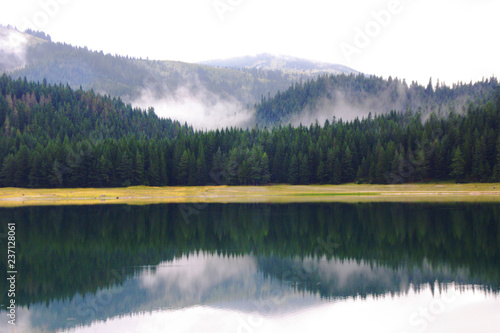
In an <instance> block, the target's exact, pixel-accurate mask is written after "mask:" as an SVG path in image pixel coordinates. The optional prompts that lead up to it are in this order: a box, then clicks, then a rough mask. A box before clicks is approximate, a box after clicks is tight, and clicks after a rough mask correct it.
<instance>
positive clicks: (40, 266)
mask: <svg viewBox="0 0 500 333" xmlns="http://www.w3.org/2000/svg"><path fill="white" fill-rule="evenodd" d="M499 216H500V214H499V205H498V204H481V205H477V204H468V205H463V204H462V205H428V204H427V205H424V204H416V205H415V204H413V205H412V204H359V205H354V204H301V205H244V204H243V205H240V204H238V205H209V206H208V207H207V208H205V209H204V210H202V211H200V212H199V214H198V215H196V216H194V217H193V219H192V220H190V221H189V223H186V221H185V220H184V219H183V218H182V213H181V210H180V209H179V206H177V205H156V206H144V207H129V206H113V207H103V206H100V207H31V208H22V209H21V208H19V209H2V210H0V218H1V219H2V227H3V225H4V223H3V221H7V220H8V221H12V220H14V221H16V223H17V225H18V230H19V231H18V249H19V252H20V254H19V271H20V275H19V281H18V288H19V293H18V296H17V297H16V301H17V303H18V305H20V306H21V307H20V308H19V309H18V326H17V328H20V327H22V325H24V327H25V330H24V331H27V332H31V331H48V332H54V331H61V330H76V331H82V332H94V331H103V332H155V331H160V328H161V331H164V330H165V329H166V328H168V329H169V331H173V332H184V331H187V332H211V331H214V332H225V331H230V332H236V331H240V332H260V331H262V332H268V331H271V330H273V329H274V330H276V329H278V328H279V330H280V331H281V330H283V328H285V327H288V328H289V330H290V331H291V332H302V331H303V330H304V328H305V327H306V326H307V327H308V329H311V328H312V327H314V325H319V326H318V327H321V325H323V326H324V325H325V322H326V323H328V322H329V321H331V320H332V319H333V318H336V319H335V323H336V324H335V325H334V327H333V326H332V329H338V328H341V327H342V325H343V324H342V323H344V324H346V325H348V323H349V320H348V319H349V318H350V320H351V325H361V326H359V328H360V329H362V328H363V327H364V326H363V325H368V323H369V322H370V321H371V323H372V324H371V325H373V323H378V322H381V323H384V322H385V324H386V325H388V326H383V327H386V328H391V329H386V330H384V332H392V331H394V332H404V331H406V332H412V331H421V330H422V329H423V326H426V328H432V329H436V328H439V327H441V326H440V324H439V323H440V322H441V321H443V323H448V324H449V323H450V322H449V321H447V320H451V319H450V318H454V316H457V315H460V318H459V319H460V320H465V318H469V319H470V320H471V318H473V317H471V316H472V314H476V311H481V316H482V318H483V319H484V318H486V322H487V323H489V324H490V326H491V327H495V326H494V325H493V324H492V323H491V322H492V320H491V319H492V318H495V317H494V316H492V317H488V314H491V313H492V311H494V310H495V311H497V312H498V310H499V304H500V303H499V302H498V299H497V295H498V291H499V288H498V286H499V285H500V283H499V281H500V279H499V276H500V272H499V268H498V263H499V253H500V251H499V246H500V245H499V242H498V240H500V238H499V237H500V229H499V221H500V220H499V219H498V217H499ZM2 232H3V231H2ZM0 263H1V265H2V267H0V269H1V270H2V271H5V264H6V263H5V258H2V259H1V261H0ZM0 283H4V281H2V282H0ZM2 287H3V286H2ZM443 296H444V297H445V298H443ZM2 297H5V295H2ZM446 297H448V298H446ZM450 297H451V298H454V299H455V300H454V301H453V302H451V303H450V304H451V305H450V304H448V303H446V301H447V300H449V298H450ZM436 300H437V301H436ZM5 301H6V300H5V299H2V304H6V303H5ZM433 302H434V303H433ZM436 302H438V303H436ZM443 304H444V305H443ZM459 305H460V306H459ZM429 306H433V308H432V311H434V312H436V313H438V314H439V316H436V315H433V316H428V317H427V318H426V316H425V315H424V314H421V313H420V312H419V311H420V309H422V308H423V309H424V310H425V309H426V307H429ZM443 307H444V308H443ZM382 309H383V310H384V311H382ZM429 309H430V308H429ZM467 309H468V310H467ZM429 311H430V310H429ZM467 311H469V312H468V314H467V313H466V312H467ZM415 313H416V314H415ZM340 314H343V315H340ZM389 314H390V315H389ZM0 315H1V316H3V317H5V312H3V311H2V312H1V313H0ZM476 315H477V314H476ZM390 316H393V317H394V318H397V320H395V319H394V318H393V320H392V321H391V320H389V318H390ZM431 317H432V318H434V317H436V318H435V319H432V320H430V319H429V318H431ZM210 318H211V319H210ZM360 318H362V320H360ZM438 318H440V319H439V320H438ZM488 318H490V319H488ZM445 319H446V320H445ZM167 323H168V324H167ZM176 325H178V326H176ZM223 325H226V326H224V327H223ZM332 325H333V324H332ZM339 325H340V326H339ZM371 325H370V326H366V327H372V329H370V330H373V326H371ZM443 325H444V324H443ZM362 326H363V327H362ZM8 328H9V327H8V326H6V323H0V330H2V331H4V330H7V329H8ZM496 328H498V327H496ZM318 330H319V329H318ZM343 330H348V326H345V329H343ZM446 330H447V331H448V329H446ZM481 331H485V330H481ZM486 331H487V330H486Z"/></svg>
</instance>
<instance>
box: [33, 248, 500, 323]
mask: <svg viewBox="0 0 500 333" xmlns="http://www.w3.org/2000/svg"><path fill="white" fill-rule="evenodd" d="M412 266H413V267H407V266H405V265H402V266H401V267H399V268H397V269H395V268H389V267H383V266H380V265H376V264H373V263H370V262H363V261H361V262H356V261H354V260H339V259H333V260H327V259H326V258H324V257H323V258H322V259H318V258H315V259H313V258H305V259H297V258H295V259H294V258H289V259H277V258H272V257H259V258H256V257H253V256H249V255H243V256H220V255H215V254H208V253H199V254H196V253H191V254H189V255H187V254H186V255H183V256H181V257H179V258H177V259H174V260H172V261H170V262H167V263H162V264H160V265H158V266H156V267H148V268H147V269H143V270H142V271H137V272H136V273H135V274H134V275H133V276H131V277H129V278H127V280H126V281H124V282H123V284H122V285H115V286H113V287H110V288H104V289H101V290H98V291H97V292H96V293H88V294H86V295H84V296H80V295H75V296H74V297H73V298H72V299H71V300H56V301H52V302H50V303H49V304H48V306H46V305H45V304H32V305H31V306H30V309H29V310H27V311H26V312H27V314H28V315H27V318H30V325H32V326H33V327H35V328H36V327H38V328H42V327H46V328H48V329H49V330H53V331H55V330H60V329H69V328H74V327H77V326H82V325H83V326H86V325H90V324H92V323H95V322H102V321H107V320H109V319H110V318H115V319H116V318H118V317H120V318H121V317H122V316H125V317H128V316H137V315H139V316H141V314H145V313H151V312H155V311H160V312H165V311H167V312H178V311H184V310H186V311H191V309H193V308H196V307H200V306H201V307H205V308H210V309H215V310H217V309H219V310H223V311H229V312H234V311H236V312H239V313H246V314H251V313H254V312H255V311H260V312H261V313H262V314H263V315H265V316H268V317H269V316H271V317H272V316H277V317H283V316H287V315H290V314H293V313H297V312H306V311H310V310H311V309H314V308H316V307H318V306H322V304H326V303H330V302H335V303H338V302H357V301H366V300H369V299H373V300H377V299H384V298H387V297H390V298H394V297H397V298H401V299H404V298H405V297H408V295H419V294H421V293H424V292H427V291H431V293H432V295H440V294H442V293H446V292H448V291H449V290H457V291H458V292H459V293H462V292H468V291H470V290H473V291H474V292H476V293H480V294H482V295H484V297H485V298H490V297H492V296H493V297H495V298H496V295H497V293H494V292H493V293H492V292H491V291H490V290H488V288H486V287H485V288H483V287H481V286H474V284H476V282H475V281H472V282H470V281H467V277H466V273H465V272H458V275H457V272H454V271H453V270H451V269H450V268H449V267H440V268H438V269H433V268H432V267H431V266H430V265H429V264H427V263H425V262H424V263H423V264H422V268H420V267H416V266H415V265H412ZM270 268H272V269H274V271H272V272H268V271H266V270H269V269H270ZM456 276H457V277H456ZM450 281H458V282H451V283H450ZM462 281H463V283H462ZM325 292H328V293H330V294H329V295H325ZM69 319H71V320H69ZM115 319H113V320H115Z"/></svg>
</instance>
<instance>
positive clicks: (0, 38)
mask: <svg viewBox="0 0 500 333" xmlns="http://www.w3.org/2000/svg"><path fill="white" fill-rule="evenodd" d="M27 45H28V38H27V37H26V36H25V35H23V34H22V33H21V32H19V31H17V30H13V29H8V28H4V27H0V71H2V72H4V71H11V70H14V69H17V68H20V67H23V66H24V65H25V64H26V47H27Z"/></svg>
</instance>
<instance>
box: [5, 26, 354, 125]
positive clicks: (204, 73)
mask: <svg viewBox="0 0 500 333" xmlns="http://www.w3.org/2000/svg"><path fill="white" fill-rule="evenodd" d="M0 36H1V40H0V50H1V51H0V52H2V53H0V72H5V73H7V74H9V75H11V76H12V77H13V78H14V79H16V78H18V77H21V78H24V77H26V78H27V79H28V80H29V81H35V82H37V81H38V82H42V81H44V80H45V81H46V82H47V83H49V84H59V83H63V84H69V86H70V87H72V88H74V89H78V88H80V87H82V88H83V89H85V90H87V89H92V90H94V91H95V92H98V93H102V94H109V95H111V96H113V97H121V98H122V99H123V100H124V101H125V102H130V103H133V104H134V105H137V106H140V107H143V108H147V107H149V106H153V107H154V108H155V112H156V113H157V114H158V115H159V116H161V117H171V118H174V119H176V120H179V121H181V122H188V123H190V124H192V125H194V126H195V127H197V128H215V127H220V126H221V125H222V126H238V127H240V126H242V127H245V126H253V125H254V124H255V121H254V118H253V112H252V111H253V106H254V104H255V103H257V102H258V101H260V100H261V98H262V96H273V95H274V94H275V93H277V92H278V91H284V90H286V89H288V87H289V86H290V85H291V84H292V83H294V82H299V81H301V80H307V79H310V78H311V77H315V76H316V75H317V74H318V73H319V72H316V70H317V69H321V70H322V71H326V72H332V71H336V69H335V68H337V69H338V71H339V72H340V71H342V70H343V69H342V68H340V67H331V68H330V67H328V66H330V65H328V66H323V65H321V64H317V66H318V67H317V69H316V67H314V66H316V65H314V64H313V63H312V62H307V61H305V60H299V59H295V58H287V60H286V61H285V62H278V59H277V58H276V59H274V60H273V59H271V58H269V57H268V58H267V62H265V61H264V59H263V58H262V59H260V60H259V61H261V62H262V66H240V68H238V69H236V68H220V67H214V66H208V65H202V64H190V63H184V62H178V61H158V60H145V59H135V58H129V57H123V56H112V55H110V54H104V53H103V52H102V51H101V52H96V51H91V50H89V49H88V48H86V47H74V46H71V45H68V44H62V43H54V42H51V40H50V36H47V35H45V34H44V33H41V32H34V31H28V32H24V33H22V32H19V31H17V30H15V29H13V28H9V27H0ZM301 66H303V67H301ZM322 66H323V67H322ZM292 67H293V68H295V69H297V70H293V71H292V70H290V68H292ZM349 70H350V69H349Z"/></svg>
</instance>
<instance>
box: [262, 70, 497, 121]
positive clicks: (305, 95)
mask: <svg viewBox="0 0 500 333" xmlns="http://www.w3.org/2000/svg"><path fill="white" fill-rule="evenodd" d="M496 89H499V83H498V80H497V79H496V78H494V77H493V78H491V79H490V80H483V81H481V82H477V83H474V84H472V83H470V84H462V83H459V84H455V85H453V86H452V87H448V86H442V85H439V83H438V84H436V85H435V86H433V85H432V81H429V84H428V85H427V86H426V87H424V86H421V85H419V84H417V83H415V82H412V83H411V84H410V85H408V84H407V83H406V82H405V81H404V80H399V79H397V78H396V79H392V78H389V79H384V78H381V77H376V76H366V75H363V74H358V75H354V74H350V75H323V76H320V77H318V78H317V79H315V80H309V81H307V82H305V83H300V84H294V85H292V86H291V87H290V88H289V89H288V90H286V91H283V92H278V93H277V94H276V95H275V96H274V97H271V98H263V99H262V101H261V103H260V104H259V105H257V106H256V111H255V112H256V115H255V118H256V122H257V123H259V124H265V125H268V126H274V125H277V124H288V123H291V124H292V125H299V124H300V123H302V124H305V125H309V124H311V123H314V122H315V121H319V122H320V123H321V124H322V123H324V122H325V120H329V121H331V120H332V119H333V118H334V117H335V118H337V119H339V118H342V119H343V120H344V121H345V120H354V119H355V118H363V117H365V118H366V117H368V115H369V114H370V113H371V114H372V115H375V114H379V115H380V114H385V113H389V112H390V111H393V110H394V111H402V112H405V111H407V110H413V111H419V110H420V111H422V113H423V116H424V117H426V116H428V115H429V114H430V113H431V112H434V113H436V114H437V115H439V116H446V115H448V114H449V113H450V112H451V111H454V112H456V113H464V111H465V109H466V107H467V106H468V104H469V102H476V101H480V102H483V101H484V100H485V99H487V98H490V97H491V96H492V94H493V93H494V92H495V90H496Z"/></svg>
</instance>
